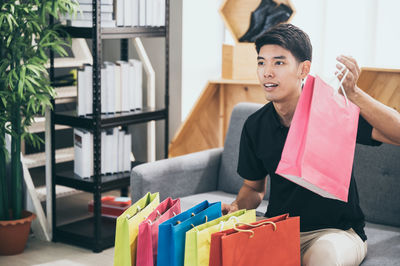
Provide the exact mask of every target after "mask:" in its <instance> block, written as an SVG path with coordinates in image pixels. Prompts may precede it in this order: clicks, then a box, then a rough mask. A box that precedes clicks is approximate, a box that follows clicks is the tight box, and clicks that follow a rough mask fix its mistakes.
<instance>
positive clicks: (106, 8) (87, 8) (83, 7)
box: [78, 4, 113, 12]
mask: <svg viewBox="0 0 400 266" xmlns="http://www.w3.org/2000/svg"><path fill="white" fill-rule="evenodd" d="M80 11H82V12H92V11H93V8H92V4H80V5H79V7H78V12H80ZM100 11H101V12H113V5H101V6H100Z"/></svg>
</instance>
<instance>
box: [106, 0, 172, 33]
mask: <svg viewBox="0 0 400 266" xmlns="http://www.w3.org/2000/svg"><path fill="white" fill-rule="evenodd" d="M114 1H115V3H114V7H115V13H114V14H115V20H116V22H117V26H122V27H136V26H150V27H160V26H165V0H114Z"/></svg>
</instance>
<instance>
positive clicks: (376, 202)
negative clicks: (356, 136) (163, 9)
mask: <svg viewBox="0 0 400 266" xmlns="http://www.w3.org/2000/svg"><path fill="white" fill-rule="evenodd" d="M354 174H355V178H356V182H357V187H358V192H359V197H360V206H361V208H362V210H363V211H364V214H365V219H366V220H367V221H369V222H373V223H379V224H385V225H392V226H400V147H398V146H394V145H389V144H382V145H381V146H379V147H371V146H364V145H359V144H357V147H356V152H355V157H354Z"/></svg>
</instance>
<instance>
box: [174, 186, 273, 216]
mask: <svg viewBox="0 0 400 266" xmlns="http://www.w3.org/2000/svg"><path fill="white" fill-rule="evenodd" d="M235 198H236V194H230V193H226V192H223V191H220V190H216V191H210V192H206V193H200V194H195V195H191V196H187V197H182V198H181V209H182V211H186V210H187V209H190V208H191V207H193V206H195V205H196V204H199V203H200V202H202V201H204V200H208V201H209V202H216V201H221V202H223V203H229V204H230V203H231V202H232V201H234V200H235ZM267 206H268V201H266V200H263V201H262V202H261V204H260V206H258V208H257V209H256V211H257V216H263V215H264V213H265V212H266V210H267Z"/></svg>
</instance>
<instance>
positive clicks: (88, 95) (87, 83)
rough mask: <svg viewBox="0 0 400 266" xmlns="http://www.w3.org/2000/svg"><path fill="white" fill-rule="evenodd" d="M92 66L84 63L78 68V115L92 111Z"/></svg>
mask: <svg viewBox="0 0 400 266" xmlns="http://www.w3.org/2000/svg"><path fill="white" fill-rule="evenodd" d="M92 76H93V68H92V66H91V65H84V66H83V68H81V69H78V103H77V113H78V116H83V115H88V114H91V113H92V112H93V111H92V110H93V80H92Z"/></svg>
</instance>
